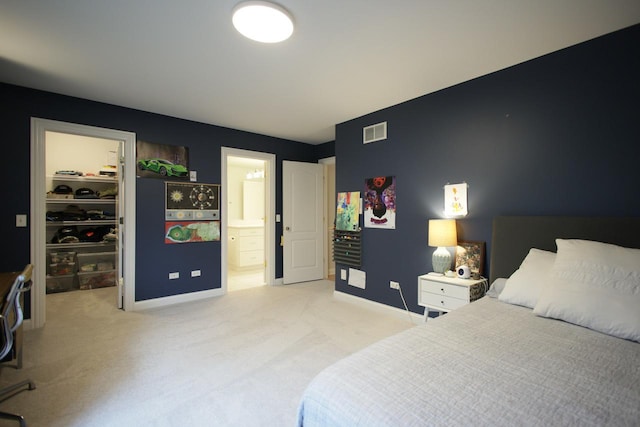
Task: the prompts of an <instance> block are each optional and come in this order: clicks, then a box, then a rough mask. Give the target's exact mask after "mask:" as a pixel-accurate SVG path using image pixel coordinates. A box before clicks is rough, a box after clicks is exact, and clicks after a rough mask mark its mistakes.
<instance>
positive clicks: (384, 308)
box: [333, 291, 424, 324]
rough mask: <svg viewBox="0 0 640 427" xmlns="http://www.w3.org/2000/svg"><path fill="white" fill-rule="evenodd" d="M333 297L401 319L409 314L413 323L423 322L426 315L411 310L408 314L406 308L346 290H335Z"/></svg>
mask: <svg viewBox="0 0 640 427" xmlns="http://www.w3.org/2000/svg"><path fill="white" fill-rule="evenodd" d="M333 297H334V298H335V299H337V300H339V301H344V302H349V303H353V304H358V305H360V306H362V307H366V308H368V309H372V310H374V311H377V312H378V313H384V314H387V315H392V316H394V317H397V318H398V319H400V320H408V318H407V316H409V317H410V318H411V321H412V322H411V323H414V324H418V323H422V322H423V321H424V316H423V315H420V314H418V313H414V312H409V314H407V311H406V310H403V309H400V308H397V307H391V306H390V305H386V304H381V303H379V302H375V301H371V300H368V299H366V298H361V297H357V296H355V295H350V294H347V293H344V292H340V291H333Z"/></svg>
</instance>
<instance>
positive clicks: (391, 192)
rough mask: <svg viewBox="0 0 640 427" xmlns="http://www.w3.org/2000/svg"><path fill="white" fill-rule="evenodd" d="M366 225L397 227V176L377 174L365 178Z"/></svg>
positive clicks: (371, 226)
mask: <svg viewBox="0 0 640 427" xmlns="http://www.w3.org/2000/svg"><path fill="white" fill-rule="evenodd" d="M364 226H365V227H369V228H387V229H395V228H396V177H395V176H377V177H375V178H367V179H366V180H365V190H364Z"/></svg>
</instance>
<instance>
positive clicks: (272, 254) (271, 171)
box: [220, 147, 276, 293]
mask: <svg viewBox="0 0 640 427" xmlns="http://www.w3.org/2000/svg"><path fill="white" fill-rule="evenodd" d="M229 157H248V158H252V159H259V160H262V161H264V164H265V170H264V175H265V176H264V182H265V184H266V185H265V195H264V201H265V209H264V212H265V221H264V237H265V238H264V245H265V248H264V256H265V261H266V264H267V265H266V266H265V283H266V284H267V285H274V284H275V280H276V278H275V276H276V269H275V264H276V249H275V218H276V156H275V154H272V153H263V152H260V151H249V150H241V149H238V148H229V147H222V148H221V156H220V161H221V179H220V190H221V191H220V193H221V196H220V222H221V224H220V242H221V248H220V251H221V252H220V280H221V283H222V290H223V293H226V292H227V273H228V271H227V262H228V261H227V260H228V246H229V240H228V236H229V234H228V230H227V227H228V217H227V212H228V209H227V204H228V199H227V185H228V182H227V170H228V169H227V160H228V158H229Z"/></svg>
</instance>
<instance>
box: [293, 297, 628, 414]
mask: <svg viewBox="0 0 640 427" xmlns="http://www.w3.org/2000/svg"><path fill="white" fill-rule="evenodd" d="M603 309H604V308H603ZM298 424H299V425H300V426H303V425H304V426H307V427H311V426H358V425H359V426H425V425H447V426H454V425H474V426H479V425H491V426H514V425H519V426H522V425H545V426H548V425H594V426H596V425H597V426H601V425H615V426H621V425H627V426H632V425H635V426H638V425H640V343H636V342H632V341H627V340H622V339H619V338H615V337H611V336H608V335H604V334H601V333H599V332H595V331H592V330H589V329H585V328H582V327H580V326H575V325H572V324H569V323H565V322H562V321H558V320H553V319H546V318H541V317H537V316H535V315H534V314H533V313H532V311H531V310H530V309H527V308H523V307H519V306H514V305H509V304H506V303H503V302H500V301H498V300H497V299H493V298H489V297H485V298H482V299H481V300H478V301H476V302H474V303H472V304H469V305H467V306H464V307H462V308H460V309H458V310H455V311H453V312H451V313H449V314H447V315H445V316H441V317H439V318H437V319H431V320H429V322H428V323H427V324H425V325H420V326H416V327H414V328H411V329H409V330H407V331H405V332H402V333H400V334H398V335H395V336H392V337H389V338H387V339H385V340H383V341H380V342H378V343H376V344H373V345H371V346H369V347H367V348H365V349H363V350H361V351H360V352H358V353H355V354H353V355H351V356H349V357H347V358H345V359H343V360H341V361H339V362H337V363H335V364H334V365H332V366H330V367H328V368H327V369H326V370H324V371H323V372H321V373H320V374H319V375H318V376H317V377H316V378H315V379H314V380H313V381H312V383H311V384H310V385H309V387H308V389H307V390H306V391H305V393H304V395H303V397H302V401H301V403H300V407H299V418H298Z"/></svg>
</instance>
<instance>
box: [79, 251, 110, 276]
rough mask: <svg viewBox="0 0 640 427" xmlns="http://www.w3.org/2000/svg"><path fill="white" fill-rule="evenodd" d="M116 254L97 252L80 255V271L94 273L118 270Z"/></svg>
mask: <svg viewBox="0 0 640 427" xmlns="http://www.w3.org/2000/svg"><path fill="white" fill-rule="evenodd" d="M115 261H116V253H115V252H95V253H79V254H78V271H79V272H82V273H87V272H92V271H109V270H113V269H115V268H116V266H115Z"/></svg>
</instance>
